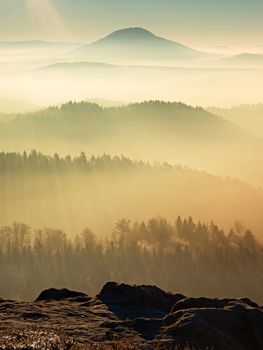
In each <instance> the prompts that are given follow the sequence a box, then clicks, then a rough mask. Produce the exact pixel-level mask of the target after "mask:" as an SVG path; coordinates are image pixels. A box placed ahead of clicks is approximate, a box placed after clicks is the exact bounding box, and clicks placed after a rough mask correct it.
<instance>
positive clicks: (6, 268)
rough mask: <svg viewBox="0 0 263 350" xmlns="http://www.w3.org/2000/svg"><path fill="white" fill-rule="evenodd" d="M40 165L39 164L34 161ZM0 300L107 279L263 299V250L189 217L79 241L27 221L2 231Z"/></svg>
mask: <svg viewBox="0 0 263 350" xmlns="http://www.w3.org/2000/svg"><path fill="white" fill-rule="evenodd" d="M35 160H36V159H35ZM0 266H1V269H0V295H1V296H2V297H5V298H15V299H17V298H18V299H33V298H34V297H35V296H36V295H37V294H38V293H39V291H40V290H42V289H44V288H48V287H51V286H53V287H67V288H72V289H78V290H83V291H86V292H87V293H89V294H94V293H96V292H98V290H99V289H100V288H101V287H102V285H103V284H104V283H106V282H107V281H109V280H116V281H124V282H127V283H143V284H156V285H158V286H160V287H162V288H164V289H166V290H170V291H172V292H180V293H184V294H186V295H207V296H217V297H225V296H232V297H244V296H247V297H250V298H252V299H254V300H256V301H258V302H261V303H262V301H263V299H262V293H261V290H262V287H263V278H262V277H263V247H262V245H261V244H260V243H259V242H257V240H256V239H255V237H254V236H253V234H252V233H251V232H250V231H246V232H244V233H243V234H239V233H237V232H234V231H233V230H232V231H230V232H229V233H227V234H226V233H225V232H224V231H223V230H222V229H220V228H219V227H218V226H217V225H216V224H215V223H213V222H211V223H210V224H206V223H201V222H198V223H195V222H194V221H193V219H192V218H191V217H189V218H186V219H182V218H181V217H178V218H177V219H176V220H175V222H174V223H170V222H168V221H167V220H166V219H165V218H158V217H155V218H152V219H150V220H149V221H148V222H135V223H131V222H130V221H128V220H126V219H122V220H120V221H119V222H117V223H116V226H115V228H114V230H113V233H112V234H111V235H109V236H108V237H104V238H101V237H100V236H96V235H95V234H94V233H93V232H91V231H90V230H89V229H88V228H87V229H85V230H84V231H83V232H81V233H80V234H79V235H77V236H75V237H74V238H69V237H68V236H67V235H66V234H65V233H64V232H63V231H61V230H55V229H51V228H45V229H42V230H36V231H32V229H31V228H30V227H29V226H28V225H25V224H21V223H14V224H13V225H12V226H7V227H2V228H0Z"/></svg>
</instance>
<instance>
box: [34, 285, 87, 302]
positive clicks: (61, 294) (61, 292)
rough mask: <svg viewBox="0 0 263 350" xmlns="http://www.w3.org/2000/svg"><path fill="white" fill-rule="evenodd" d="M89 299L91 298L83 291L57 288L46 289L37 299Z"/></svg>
mask: <svg viewBox="0 0 263 350" xmlns="http://www.w3.org/2000/svg"><path fill="white" fill-rule="evenodd" d="M76 298H77V299H78V300H80V299H85V300H86V299H87V298H89V297H88V296H87V295H86V294H84V293H81V292H75V291H72V290H68V289H66V288H64V289H55V288H50V289H46V290H44V291H43V292H41V293H40V294H39V296H38V297H37V299H36V300H35V301H50V300H63V299H76Z"/></svg>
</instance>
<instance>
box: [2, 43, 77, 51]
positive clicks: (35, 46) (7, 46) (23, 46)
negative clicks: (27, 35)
mask: <svg viewBox="0 0 263 350" xmlns="http://www.w3.org/2000/svg"><path fill="white" fill-rule="evenodd" d="M79 46H82V44H79V43H68V42H50V41H44V40H28V41H0V50H6V51H10V50H18V51H24V50H48V49H55V50H61V49H63V50H64V51H65V52H67V51H68V50H73V49H75V48H77V47H79Z"/></svg>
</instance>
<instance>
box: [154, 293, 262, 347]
mask: <svg viewBox="0 0 263 350" xmlns="http://www.w3.org/2000/svg"><path fill="white" fill-rule="evenodd" d="M253 306H256V307H253ZM189 335H190V338H189ZM159 336H160V338H166V337H168V338H172V339H176V342H177V343H178V342H179V344H182V345H183V344H186V343H187V342H190V344H191V345H195V347H197V348H205V347H206V346H210V347H212V346H213V347H214V348H215V349H220V350H221V349H222V350H250V349H253V350H260V349H263V311H262V310H261V309H260V308H259V307H258V306H257V304H256V303H253V302H251V301H250V300H249V299H246V298H244V299H238V300H235V299H222V300H219V299H208V298H186V299H185V300H182V301H179V302H178V303H177V304H175V306H174V308H173V309H172V312H171V313H170V314H169V315H167V316H166V317H165V318H164V326H163V328H162V332H161V334H160V335H159Z"/></svg>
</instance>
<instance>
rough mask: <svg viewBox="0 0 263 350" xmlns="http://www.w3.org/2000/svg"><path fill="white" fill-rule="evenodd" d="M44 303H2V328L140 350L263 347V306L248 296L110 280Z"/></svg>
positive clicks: (45, 295) (48, 293)
mask: <svg viewBox="0 0 263 350" xmlns="http://www.w3.org/2000/svg"><path fill="white" fill-rule="evenodd" d="M37 301H53V302H52V303H46V302H39V303H28V302H24V303H23V302H7V301H5V302H3V303H1V304H0V319H1V329H3V330H12V329H13V328H14V327H16V328H18V329H21V330H23V329H25V328H27V327H30V326H32V325H35V324H36V323H38V324H41V327H43V328H45V329H47V328H48V329H50V330H51V331H56V332H59V334H65V335H67V336H69V337H71V339H72V340H74V341H76V342H80V343H81V344H87V343H89V342H90V341H92V342H93V341H95V342H101V341H102V342H106V341H110V340H113V339H119V340H120V341H121V342H124V343H125V342H126V343H132V344H134V345H135V346H136V349H140V350H141V349H143V350H145V349H153V348H158V349H171V348H176V346H177V345H178V346H181V348H182V349H183V348H184V345H185V344H187V343H189V344H190V345H193V346H194V347H195V348H196V349H206V348H208V349H216V350H262V349H263V309H262V308H261V307H259V306H258V305H257V304H256V303H254V302H253V301H251V300H249V299H247V298H242V299H210V298H187V297H184V296H182V295H180V294H171V293H166V292H165V291H163V290H162V289H160V288H158V287H155V286H146V285H142V286H130V285H127V284H118V283H115V282H109V283H107V284H106V285H105V286H104V287H103V288H102V290H101V292H100V293H99V294H98V295H97V296H96V297H94V298H92V299H91V298H89V297H88V296H87V295H86V294H84V293H79V292H74V291H70V290H68V289H61V290H58V289H47V290H45V291H43V292H42V293H41V294H40V296H39V297H38V298H37Z"/></svg>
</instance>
